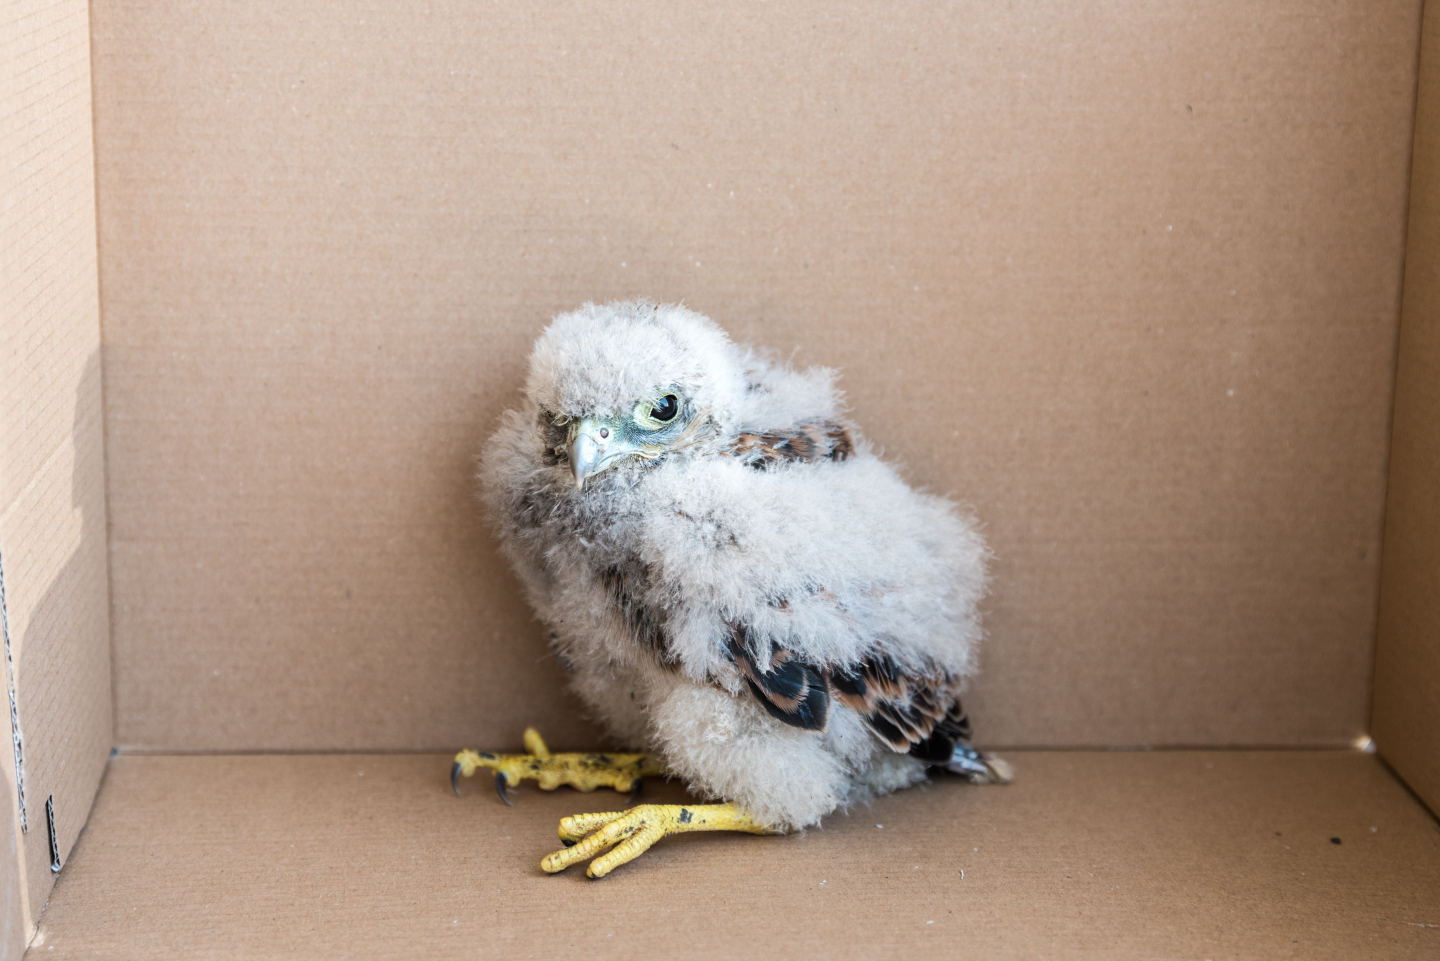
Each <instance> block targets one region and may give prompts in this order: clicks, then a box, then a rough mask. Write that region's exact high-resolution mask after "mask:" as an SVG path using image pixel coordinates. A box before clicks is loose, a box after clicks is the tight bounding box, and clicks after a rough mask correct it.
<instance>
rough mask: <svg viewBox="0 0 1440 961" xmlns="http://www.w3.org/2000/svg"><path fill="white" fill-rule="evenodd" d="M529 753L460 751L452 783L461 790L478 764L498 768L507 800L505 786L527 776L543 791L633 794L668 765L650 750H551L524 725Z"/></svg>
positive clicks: (497, 782)
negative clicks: (565, 787)
mask: <svg viewBox="0 0 1440 961" xmlns="http://www.w3.org/2000/svg"><path fill="white" fill-rule="evenodd" d="M525 750H526V751H527V752H528V753H526V754H491V753H489V752H488V751H461V752H460V753H459V754H457V755H455V763H454V764H453V765H452V766H451V768H450V786H451V787H453V788H454V789H455V793H456V794H459V793H460V778H461V776H462V775H463V776H465V777H469V776H470V775H472V774H474V773H475V771H476V770H477V769H478V768H482V767H483V768H490V769H492V770H494V772H495V790H496V791H497V792H499V794H500V800H502V801H504V802H505V803H506V804H509V803H510V798H509V797H508V796H506V794H505V787H506V785H509V784H518V783H519V782H520V781H522V780H524V779H525V778H530V779H531V780H534V781H538V782H539V784H540V789H541V790H542V791H553V790H555V789H556V788H557V787H559V786H560V785H562V784H568V785H570V786H571V787H573V788H575V789H576V790H577V791H585V792H587V793H588V792H590V791H593V790H595V789H596V788H597V787H612V788H614V789H615V790H617V791H620V792H621V793H625V792H630V793H631V794H632V795H633V794H636V793H638V792H639V790H640V785H641V779H642V778H646V777H650V776H653V775H658V774H664V773H665V765H664V764H661V763H660V761H659V760H657V759H656V758H653V757H651V756H650V755H648V754H609V753H607V754H551V753H550V749H549V748H547V747H546V746H545V741H544V740H543V739H542V738H541V737H540V733H539V732H538V731H536V730H535V729H534V728H533V727H528V728H526V729H525Z"/></svg>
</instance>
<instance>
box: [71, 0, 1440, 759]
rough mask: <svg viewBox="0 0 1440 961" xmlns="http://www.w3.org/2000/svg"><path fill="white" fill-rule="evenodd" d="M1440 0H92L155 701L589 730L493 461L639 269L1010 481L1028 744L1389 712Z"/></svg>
mask: <svg viewBox="0 0 1440 961" xmlns="http://www.w3.org/2000/svg"><path fill="white" fill-rule="evenodd" d="M1419 23H1420V5H1419V3H1418V0H1403V2H1389V0H1387V2H1372V0H1364V2H1361V0H1353V2H1342V3H1335V4H1326V5H1320V6H1317V5H1314V4H1310V3H1303V2H1298V0H1297V2H1280V3H1268V4H1251V3H1241V2H1217V3H1211V4H1203V5H1194V4H1188V5H1166V4H1142V3H1135V4H1126V3H1102V4H1069V5H1065V6H1063V7H1062V8H1059V9H1056V8H1053V7H1050V6H1045V7H1041V6H1033V5H1025V4H1017V5H1012V6H1008V7H1004V8H1001V7H999V6H997V5H995V4H990V3H979V2H973V3H942V4H935V3H928V2H927V3H918V2H915V3H910V2H900V3H883V4H873V5H869V6H863V7H861V8H860V9H858V10H856V9H850V8H846V9H844V10H843V11H842V10H841V9H840V8H838V7H835V6H834V5H832V4H825V3H815V2H796V3H761V2H753V3H736V4H727V5H723V6H720V7H715V8H704V7H699V6H682V7H679V8H674V7H671V6H670V5H656V4H650V3H639V2H636V3H617V4H607V5H602V6H595V5H588V4H569V3H561V4H551V5H546V6H544V7H543V8H537V7H514V6H510V5H503V4H485V5H475V4H461V3H444V2H403V0H402V2H385V3H363V2H362V3H357V4H343V5H337V4H309V5H307V4H301V5H299V6H296V5H295V4H293V3H289V4H280V3H276V2H254V0H246V2H232V3H226V2H219V0H211V2H205V3H201V4H199V5H195V4H179V3H173V2H150V0H147V2H143V3H142V2H128V0H96V2H95V3H94V5H93V30H94V72H95V77H94V80H95V91H96V102H95V123H96V127H95V129H96V142H97V144H98V149H97V158H96V159H97V167H96V178H97V191H98V199H99V227H100V277H101V284H102V288H103V290H104V295H105V299H104V303H105V314H104V335H105V351H104V374H105V384H106V444H107V451H108V469H109V475H108V483H109V486H108V494H109V510H110V551H111V576H112V602H113V608H112V614H113V631H114V633H113V638H114V670H115V695H116V715H115V721H116V737H117V740H118V741H119V743H120V744H121V745H122V746H124V747H126V748H129V749H137V750H152V751H214V750H301V749H305V750H316V749H333V750H339V749H347V750H350V749H398V750H410V749H436V750H447V749H454V748H455V747H457V746H460V745H488V746H503V745H514V744H518V737H519V729H520V727H521V726H523V724H524V723H527V722H528V723H534V724H537V725H538V726H540V728H541V729H542V730H543V731H544V732H545V733H546V734H547V736H549V737H550V739H551V741H552V743H554V744H557V745H559V746H584V745H587V744H593V743H594V741H595V738H596V733H595V732H594V731H593V730H591V729H589V728H587V727H586V726H585V725H584V724H583V722H581V721H580V720H579V719H578V716H577V706H576V704H575V702H573V701H572V700H570V699H569V698H568V697H567V696H566V695H565V694H564V693H563V690H562V687H563V681H562V674H561V671H560V669H559V667H558V666H557V665H556V664H555V662H554V660H553V659H551V658H549V657H548V654H547V651H546V648H545V645H544V643H543V639H542V636H541V632H540V630H539V628H538V626H537V625H536V624H535V623H534V622H533V621H532V620H531V619H530V616H529V613H528V611H527V609H526V608H525V606H524V605H523V603H522V602H521V601H520V600H519V599H518V597H517V593H516V584H515V582H514V581H513V579H512V578H511V577H510V575H509V573H508V572H507V571H506V569H505V567H504V565H503V563H502V562H501V561H500V560H499V559H498V558H497V556H496V554H495V547H494V543H493V541H492V540H491V538H490V536H489V534H488V531H487V528H486V526H485V524H484V523H483V520H482V518H481V517H480V514H479V510H478V508H477V507H476V505H475V501H474V489H475V482H474V480H473V476H472V475H473V473H474V460H473V459H474V457H475V455H476V454H477V453H478V452H479V450H480V449H481V445H482V444H483V442H484V440H485V438H486V436H487V435H488V433H489V432H490V430H491V429H492V427H493V426H494V424H495V420H496V417H497V415H498V414H499V413H500V412H501V411H502V410H503V409H504V408H505V407H506V405H507V404H510V403H512V402H513V401H514V399H515V397H516V392H517V389H518V387H519V385H520V383H521V379H522V376H523V372H524V358H525V353H526V350H527V348H528V345H529V343H530V342H531V340H532V339H533V338H534V336H535V335H536V334H537V333H538V332H539V331H540V330H541V329H542V327H543V326H544V324H545V323H546V322H547V320H548V319H549V318H550V317H551V316H552V315H553V314H555V313H556V312H559V311H562V310H566V309H569V308H573V307H575V306H577V305H578V304H580V303H581V302H583V301H586V300H607V299H610V298H617V297H633V296H642V295H643V296H649V297H652V298H655V299H658V300H666V301H676V300H683V301H685V302H686V303H688V304H689V305H691V306H692V307H694V308H696V309H698V310H700V311H702V312H704V313H706V314H708V315H710V316H712V317H714V318H715V319H716V320H717V321H719V322H720V323H721V324H722V325H724V326H725V327H727V328H728V329H729V330H730V331H731V332H732V334H734V335H735V336H736V337H737V338H738V339H743V340H749V341H753V342H758V343H763V344H766V345H768V346H770V347H773V348H775V349H776V350H778V351H779V352H780V353H782V354H783V355H785V356H793V358H794V361H795V362H796V363H799V364H826V365H830V366H834V367H838V368H840V369H842V371H843V373H844V379H843V384H844V385H845V386H846V388H847V389H848V390H849V392H850V399H851V402H852V408H853V415H854V417H855V419H856V420H857V421H858V422H859V424H860V425H861V426H862V428H863V429H864V431H865V433H866V434H867V436H868V437H869V438H871V439H872V440H873V441H875V442H876V443H877V444H878V445H879V446H881V447H882V448H883V449H884V450H885V452H886V455H887V456H889V457H891V458H893V459H895V460H897V461H901V462H903V463H904V464H906V465H907V468H908V472H909V476H910V477H911V478H912V479H913V481H914V482H915V483H916V484H919V485H923V486H925V487H928V488H930V489H931V490H934V491H937V492H941V493H945V494H950V495H952V496H954V497H956V498H957V499H960V500H963V501H965V502H968V503H970V504H972V505H973V506H974V508H975V510H976V511H977V512H978V514H979V516H980V517H981V518H983V519H984V521H985V522H986V524H987V525H988V526H987V532H988V536H989V538H990V540H991V543H992V544H993V546H994V549H995V552H996V557H997V561H996V566H995V585H996V586H995V592H994V595H993V598H992V600H991V602H990V605H989V607H990V614H989V619H988V626H989V631H990V640H989V645H988V647H987V649H986V651H985V654H984V667H985V673H984V675H983V677H982V678H981V680H980V681H979V683H978V684H977V686H976V689H975V691H974V694H973V696H972V704H971V708H972V710H971V714H972V717H974V718H975V720H976V722H977V725H978V732H979V738H980V740H981V741H982V742H984V743H988V744H992V745H1042V744H1043V745H1134V744H1153V745H1164V744H1213V745H1230V744H1247V745H1302V744H1303V745H1336V744H1342V743H1346V742H1348V741H1350V740H1351V739H1353V738H1355V737H1356V736H1357V735H1359V734H1361V733H1363V732H1364V731H1365V729H1366V727H1367V722H1368V711H1369V703H1368V691H1369V677H1370V669H1371V651H1372V643H1373V637H1374V626H1375V619H1376V599H1377V582H1378V576H1379V570H1378V563H1379V554H1378V549H1379V545H1380V534H1381V527H1382V516H1383V509H1384V491H1385V474H1386V457H1387V438H1388V436H1389V434H1388V419H1389V409H1390V408H1389V404H1390V395H1391V389H1392V370H1393V368H1392V364H1393V359H1394V354H1395V339H1396V318H1397V315H1398V305H1399V296H1400V285H1401V276H1402V259H1403V257H1402V252H1403V244H1404V239H1405V210H1406V183H1407V177H1406V172H1407V169H1408V164H1409V156H1410V152H1409V148H1410V134H1411V124H1412V112H1413V106H1414V84H1415V52H1416V49H1417V32H1418V28H1419Z"/></svg>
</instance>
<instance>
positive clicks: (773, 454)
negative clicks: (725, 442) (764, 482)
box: [726, 420, 855, 470]
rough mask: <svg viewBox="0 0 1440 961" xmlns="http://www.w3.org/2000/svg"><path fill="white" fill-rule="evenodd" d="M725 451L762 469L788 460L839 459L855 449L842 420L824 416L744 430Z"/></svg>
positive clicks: (847, 455) (842, 458)
mask: <svg viewBox="0 0 1440 961" xmlns="http://www.w3.org/2000/svg"><path fill="white" fill-rule="evenodd" d="M726 453H727V454H728V455H729V456H731V457H735V458H738V459H739V460H740V461H742V462H743V463H745V464H748V465H749V466H751V467H754V468H757V469H759V470H765V469H767V468H770V467H774V466H776V465H778V464H784V463H789V462H791V461H801V462H806V463H808V462H811V461H819V460H827V459H828V460H834V461H842V460H844V459H845V458H847V457H849V456H850V455H851V454H853V453H855V442H854V440H853V439H852V438H851V437H850V431H849V429H848V428H847V427H846V426H845V425H844V424H837V423H835V422H834V421H828V420H827V421H822V422H821V423H818V424H801V425H800V426H799V427H795V428H793V429H791V430H785V431H766V432H764V433H758V434H756V433H744V434H741V435H740V436H739V438H737V439H736V441H735V444H734V445H733V446H732V447H731V448H730V449H729V450H728V451H726Z"/></svg>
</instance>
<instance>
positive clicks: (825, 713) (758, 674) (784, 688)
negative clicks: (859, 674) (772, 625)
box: [728, 624, 830, 731]
mask: <svg viewBox="0 0 1440 961" xmlns="http://www.w3.org/2000/svg"><path fill="white" fill-rule="evenodd" d="M728 646H729V651H730V659H731V660H733V661H734V662H735V666H736V667H738V668H739V669H740V673H741V674H742V675H743V676H744V678H745V682H746V684H748V685H749V687H750V692H751V693H752V694H754V695H755V698H756V700H758V701H759V702H760V705H761V706H762V707H764V708H765V710H766V711H769V712H770V716H771V717H773V718H775V719H776V720H778V721H781V722H783V723H785V724H788V725H790V726H791V727H798V728H802V729H804V730H807V731H824V730H825V729H826V728H827V727H828V726H829V724H830V688H829V685H828V684H827V683H826V681H825V672H824V671H822V670H821V669H820V668H818V667H816V666H815V665H814V664H809V663H807V662H805V661H802V660H800V659H799V658H798V657H796V656H795V655H794V654H792V653H791V652H790V651H787V650H785V649H784V648H781V647H774V648H772V650H771V652H770V655H769V657H768V659H767V658H764V657H763V656H762V655H759V654H757V652H755V651H754V650H752V649H751V646H750V636H749V630H748V629H747V628H746V627H745V625H743V624H735V625H731V629H730V637H729V639H728Z"/></svg>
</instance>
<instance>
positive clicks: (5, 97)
mask: <svg viewBox="0 0 1440 961" xmlns="http://www.w3.org/2000/svg"><path fill="white" fill-rule="evenodd" d="M0 21H3V22H0V156H3V157H4V166H3V172H0V575H3V581H4V590H3V594H4V605H3V606H4V615H5V616H4V622H5V648H6V649H5V650H4V651H0V669H3V671H4V677H3V678H0V713H3V714H4V716H5V718H6V720H5V721H4V722H3V723H0V730H3V731H5V732H6V735H7V737H6V738H5V742H6V745H5V748H4V749H3V750H0V771H3V772H4V777H3V778H0V791H3V792H4V793H5V794H6V795H7V797H8V800H7V801H6V802H4V803H0V811H4V812H6V815H7V816H6V817H5V819H4V828H3V830H4V831H6V832H9V833H12V834H13V839H12V840H11V841H8V842H4V843H0V861H5V860H8V859H7V857H6V852H7V851H10V852H14V851H19V852H20V853H21V856H22V857H23V864H21V863H19V862H16V863H14V864H13V865H7V867H6V869H4V870H3V873H0V877H3V878H4V879H6V881H7V882H13V883H14V885H15V887H13V888H12V887H10V886H8V884H7V886H6V887H5V888H4V890H3V891H0V900H3V911H0V914H3V917H0V925H3V931H4V941H3V943H0V950H10V951H11V952H12V956H18V953H16V951H17V945H18V946H22V947H23V944H24V940H25V938H26V937H28V931H27V930H26V929H27V928H28V927H29V926H31V925H33V923H34V920H35V918H36V917H38V915H39V913H40V911H41V909H42V908H43V906H44V904H45V899H46V896H47V895H48V893H49V891H50V886H51V884H52V883H53V881H54V875H53V874H52V872H51V859H52V849H51V840H50V832H49V821H50V819H49V818H48V817H47V807H48V809H49V810H50V811H53V813H54V818H53V821H54V826H55V851H54V854H56V855H58V857H59V859H60V861H61V863H63V862H64V860H65V858H66V857H67V856H68V854H69V851H70V847H71V845H72V844H73V843H74V841H75V838H76V836H77V835H78V834H79V832H80V829H81V827H83V826H84V823H85V817H86V815H87V813H88V812H89V809H90V802H91V799H92V798H93V797H94V794H95V788H96V785H97V784H98V783H99V779H100V774H101V772H102V770H103V769H104V766H105V758H106V756H107V754H108V753H109V749H110V746H111V743H112V740H111V732H112V705H111V698H110V629H109V612H108V595H107V583H106V581H107V578H106V551H105V526H106V525H105V465H104V453H103V441H104V435H103V429H102V426H101V394H100V321H99V295H98V292H97V289H96V252H95V243H96V240H95V238H96V232H95V184H94V157H93V153H92V150H91V137H92V130H91V109H90V47H89V21H88V7H87V4H86V3H84V2H83V0H82V2H61V3H52V2H32V0H25V2H20V3H16V4H10V5H9V6H8V7H7V9H6V13H5V15H4V17H3V18H0ZM12 698H13V702H12ZM12 703H13V707H12ZM12 712H13V713H12ZM12 716H13V717H16V718H18V721H19V737H18V744H17V743H16V739H15V738H14V730H13V728H12V724H11V720H10V719H11V718H12ZM12 745H14V746H13V747H12ZM22 791H23V794H22ZM22 796H23V802H24V803H23V812H22V805H21V800H22ZM47 801H49V802H50V804H49V805H47ZM22 813H23V815H24V817H23V825H24V830H23V831H22V830H21V823H22V822H21V815H22ZM17 916H18V923H17Z"/></svg>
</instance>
